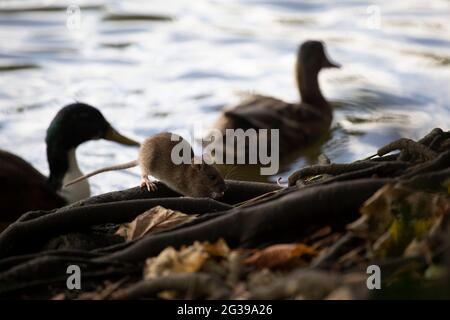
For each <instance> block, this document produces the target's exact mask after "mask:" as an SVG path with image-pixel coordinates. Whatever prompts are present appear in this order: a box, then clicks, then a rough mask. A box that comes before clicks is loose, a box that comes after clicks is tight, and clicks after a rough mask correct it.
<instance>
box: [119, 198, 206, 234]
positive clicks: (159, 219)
mask: <svg viewBox="0 0 450 320" xmlns="http://www.w3.org/2000/svg"><path fill="white" fill-rule="evenodd" d="M196 217H197V215H187V214H184V213H182V212H179V211H174V210H170V209H166V208H164V207H161V206H156V207H154V208H151V209H150V210H147V211H145V212H144V213H141V214H140V215H138V216H137V217H136V218H135V219H134V220H133V221H132V222H130V223H124V224H122V225H121V226H120V227H119V229H118V230H117V232H116V234H118V235H120V236H122V237H124V238H125V239H126V240H127V241H130V240H134V239H136V238H139V237H142V236H143V235H145V234H148V233H150V232H156V231H161V230H166V229H169V228H172V227H175V226H177V225H179V224H181V223H185V222H189V221H191V220H193V219H195V218H196Z"/></svg>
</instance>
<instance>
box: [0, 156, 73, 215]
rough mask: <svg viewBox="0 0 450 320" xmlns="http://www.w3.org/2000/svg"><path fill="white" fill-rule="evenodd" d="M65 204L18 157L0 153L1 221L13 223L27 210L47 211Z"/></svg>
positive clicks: (41, 176) (41, 178)
mask: <svg viewBox="0 0 450 320" xmlns="http://www.w3.org/2000/svg"><path fill="white" fill-rule="evenodd" d="M65 204H66V201H65V200H64V199H63V198H62V197H60V196H59V195H58V194H57V193H56V192H55V191H54V190H52V189H51V187H50V186H49V184H48V183H47V177H45V176H44V175H42V174H41V173H40V172H39V171H37V170H36V169H35V168H34V167H33V166H32V165H31V164H29V163H28V162H26V161H25V160H23V159H22V158H20V157H18V156H16V155H14V154H12V153H9V152H7V151H3V150H0V212H1V213H2V217H1V220H2V221H3V222H6V223H7V222H13V221H14V220H15V219H17V217H18V216H19V215H20V214H22V213H24V212H27V211H30V210H35V209H37V208H39V209H42V210H50V209H53V208H57V207H61V206H63V205H65Z"/></svg>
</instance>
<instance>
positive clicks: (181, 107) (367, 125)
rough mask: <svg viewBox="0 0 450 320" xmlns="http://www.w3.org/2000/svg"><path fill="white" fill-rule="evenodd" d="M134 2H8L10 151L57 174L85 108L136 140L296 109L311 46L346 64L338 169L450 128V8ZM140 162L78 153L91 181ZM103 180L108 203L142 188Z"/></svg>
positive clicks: (330, 88) (4, 95) (437, 4)
mask: <svg viewBox="0 0 450 320" xmlns="http://www.w3.org/2000/svg"><path fill="white" fill-rule="evenodd" d="M123 2H124V1H106V0H104V1H96V2H93V1H85V2H84V3H83V2H80V1H75V0H72V1H69V2H67V3H64V1H53V0H41V1H9V0H1V1H0V43H1V45H0V132H1V133H0V148H2V149H6V150H9V151H12V152H14V153H16V154H18V155H20V156H22V157H23V158H25V159H26V160H28V161H29V162H31V163H32V164H33V165H34V166H36V167H37V168H38V169H39V170H40V171H41V172H43V173H45V174H47V173H48V167H47V162H46V156H45V144H44V137H45V130H46V128H47V126H48V124H49V122H50V120H51V118H52V117H53V116H54V115H55V114H56V112H57V110H58V109H59V108H60V107H61V106H63V105H65V104H67V103H71V102H74V101H76V100H78V101H83V102H87V103H90V104H92V105H94V106H97V107H98V108H99V109H101V111H102V112H103V114H104V115H105V117H106V118H107V119H108V120H109V121H110V122H111V123H112V124H114V126H115V127H116V128H117V129H118V130H120V131H121V132H122V133H124V134H126V135H129V136H131V137H133V138H136V139H142V138H144V137H146V136H148V135H150V134H153V133H156V132H160V131H167V130H168V131H175V132H180V133H181V132H183V130H190V129H191V128H192V126H193V125H194V124H196V123H199V122H201V123H208V122H212V121H213V120H214V119H215V118H216V117H217V116H218V114H219V112H220V110H221V109H222V108H223V107H224V106H228V105H232V104H233V103H236V102H238V101H239V99H240V97H239V95H238V93H239V92H257V93H262V94H267V95H272V96H275V97H278V98H282V99H284V100H288V101H296V100H297V99H298V93H297V90H296V87H295V85H294V79H293V66H294V58H295V52H296V49H297V47H298V45H299V44H300V43H301V42H302V41H304V40H307V39H321V40H323V41H325V43H326V44H327V49H328V53H329V56H330V57H332V58H333V59H334V60H335V61H337V62H339V63H341V64H342V65H343V68H342V69H340V70H326V71H324V72H322V74H321V77H320V82H321V87H322V90H323V92H324V95H325V96H326V97H327V98H328V99H329V100H330V101H332V102H333V104H334V105H335V114H334V122H333V128H332V135H331V138H330V140H328V141H327V142H326V143H325V144H324V145H323V146H322V148H321V149H320V150H319V151H317V152H324V153H325V154H327V155H328V157H329V158H330V159H331V160H332V161H333V162H348V161H353V160H356V159H358V158H361V157H365V156H367V155H369V154H371V153H373V152H374V151H375V150H376V149H377V148H378V147H380V146H382V145H383V144H385V143H387V142H389V141H391V140H393V139H396V138H399V137H411V138H419V137H421V136H423V135H424V134H426V133H427V132H428V131H429V130H431V129H432V128H434V127H442V128H443V129H447V130H448V129H449V127H450V126H449V125H450V121H449V115H450V90H449V89H450V88H449V83H450V19H449V18H450V1H446V0H428V1H422V0H413V1H410V0H408V1H406V0H405V1H392V0H390V1H364V0H361V1H357V0H355V1H332V0H322V1H305V0H298V1H294V0H291V1H287V0H286V1H283V0H279V1H278V0H254V1H250V0H247V1H244V0H234V1H231V0H221V1H219V0H216V1H212V0H210V1H207V0H196V1H177V0H164V1H159V0H152V1H126V3H123ZM74 4H75V5H78V6H79V7H76V6H71V7H69V6H70V5H74ZM68 7H69V9H68ZM78 8H79V10H80V11H78ZM67 9H68V10H67ZM317 152H316V153H317ZM136 154H137V150H136V149H133V148H125V147H122V146H118V145H116V144H113V143H111V142H106V141H95V142H89V143H86V144H84V145H82V146H80V148H79V149H78V159H79V162H80V166H81V168H82V170H83V171H84V172H87V171H90V170H93V169H96V168H98V167H101V166H105V165H110V164H115V163H119V162H125V161H129V160H131V159H133V158H135V157H136ZM314 161H315V153H314V154H313V155H311V156H310V157H300V158H299V159H296V160H295V161H293V162H292V164H291V165H290V166H289V168H287V169H286V170H285V171H284V172H283V173H281V174H280V175H282V176H284V177H286V175H287V174H288V172H289V171H290V170H293V169H294V168H297V167H299V166H301V165H304V164H305V163H311V162H314ZM91 183H92V189H93V192H94V193H95V194H98V193H102V192H107V191H111V190H118V189H122V188H126V187H131V186H135V185H137V184H138V172H137V171H136V170H130V171H122V172H114V173H109V174H104V175H99V176H97V177H94V178H92V179H91Z"/></svg>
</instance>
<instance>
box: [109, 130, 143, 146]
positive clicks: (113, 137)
mask: <svg viewBox="0 0 450 320" xmlns="http://www.w3.org/2000/svg"><path fill="white" fill-rule="evenodd" d="M103 139H105V140H110V141H114V142H117V143H120V144H125V145H127V146H139V145H140V143H139V142H136V141H134V140H132V139H130V138H127V137H125V136H123V135H121V134H120V133H119V132H118V131H117V130H116V129H114V128H113V127H110V128H109V129H108V131H107V132H106V135H105V136H104V138H103Z"/></svg>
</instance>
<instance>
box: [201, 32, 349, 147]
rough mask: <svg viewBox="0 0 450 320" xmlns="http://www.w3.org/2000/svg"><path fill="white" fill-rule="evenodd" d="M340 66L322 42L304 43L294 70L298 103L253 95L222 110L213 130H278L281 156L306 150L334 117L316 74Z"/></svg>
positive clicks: (322, 133) (327, 127) (321, 134)
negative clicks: (329, 55) (332, 60)
mask: <svg viewBox="0 0 450 320" xmlns="http://www.w3.org/2000/svg"><path fill="white" fill-rule="evenodd" d="M339 67H340V66H339V65H338V64H336V63H333V62H331V61H330V59H329V58H328V57H327V55H326V53H325V49H324V45H323V44H322V42H320V41H306V42H304V43H303V44H302V45H301V46H300V48H299V50H298V54H297V63H296V68H295V75H296V80H297V86H298V90H299V92H300V96H301V102H300V103H288V102H284V101H282V100H279V99H276V98H272V97H267V96H262V95H255V96H252V97H250V98H249V99H247V100H246V101H244V102H242V103H241V104H239V105H237V106H235V107H234V108H231V109H230V110H227V111H225V112H224V113H223V114H222V115H221V116H220V118H219V119H218V120H217V122H216V123H215V124H214V125H213V129H219V130H221V131H222V134H224V133H225V130H226V129H238V128H240V129H244V130H245V129H249V128H254V129H279V130H280V131H279V134H280V153H281V154H283V153H289V152H290V151H294V150H298V149H299V148H302V147H305V146H307V145H309V144H311V143H313V142H314V141H315V140H316V139H318V138H319V137H321V136H323V135H324V133H326V132H328V130H329V128H330V125H331V120H332V117H333V112H332V108H331V106H330V104H329V103H328V102H327V100H326V99H325V98H324V96H323V95H322V92H321V90H320V86H319V81H318V75H319V72H320V70H322V69H323V68H339ZM208 139H209V138H207V140H208Z"/></svg>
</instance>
